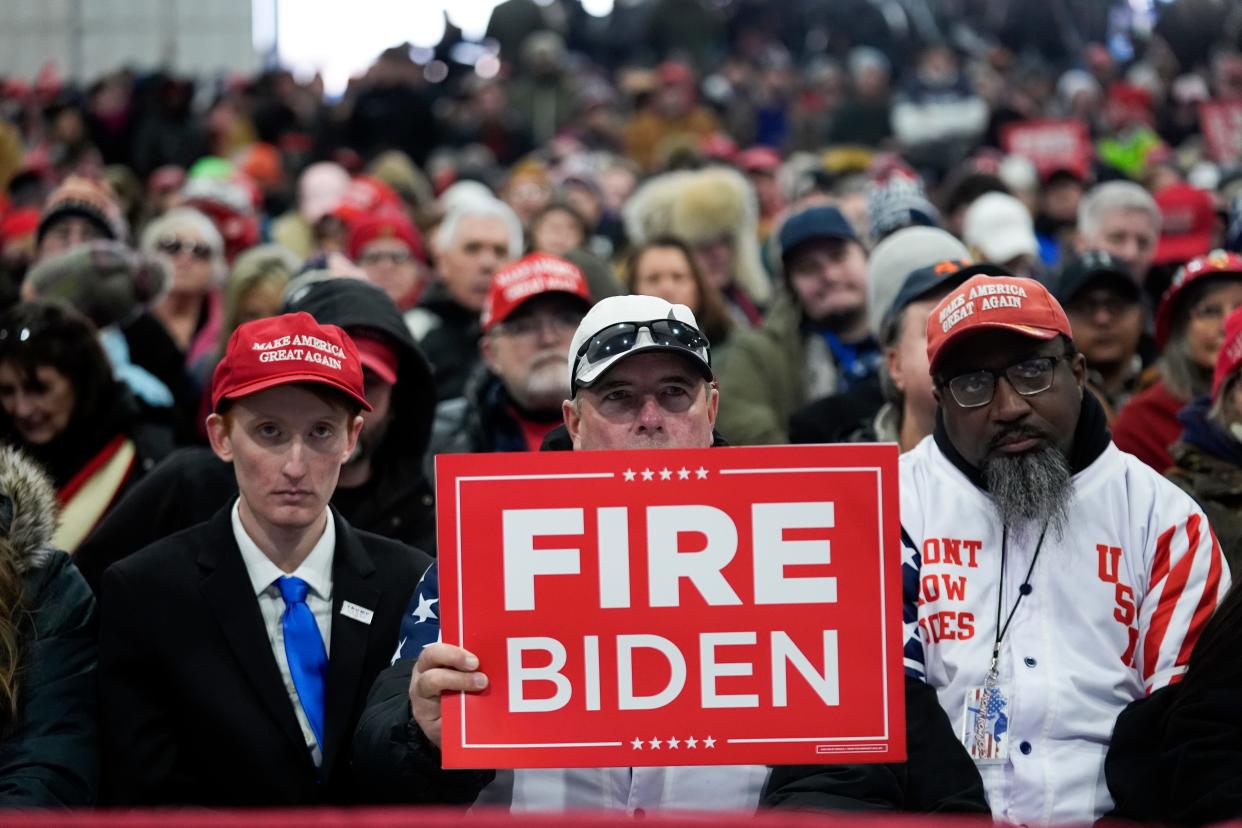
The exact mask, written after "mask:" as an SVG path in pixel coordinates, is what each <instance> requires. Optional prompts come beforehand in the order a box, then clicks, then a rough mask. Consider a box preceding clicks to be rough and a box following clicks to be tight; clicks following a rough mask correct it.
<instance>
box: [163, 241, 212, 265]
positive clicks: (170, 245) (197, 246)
mask: <svg viewBox="0 0 1242 828" xmlns="http://www.w3.org/2000/svg"><path fill="white" fill-rule="evenodd" d="M156 247H157V248H158V249H159V251H160V252H161V253H167V254H168V255H169V256H172V257H174V258H175V257H176V256H177V255H178V254H180V253H181V251H182V250H188V251H190V255H191V256H193V257H194V258H196V259H198V260H199V261H200V262H205V261H207V260H208V259H210V258H211V248H210V247H208V246H207V245H206V244H203V243H202V242H183V241H182V240H181V239H163V240H162V241H160V242H159V244H157V245H156Z"/></svg>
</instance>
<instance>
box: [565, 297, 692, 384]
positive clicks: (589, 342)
mask: <svg viewBox="0 0 1242 828" xmlns="http://www.w3.org/2000/svg"><path fill="white" fill-rule="evenodd" d="M614 327H615V328H616V331H615V332H612V333H609V334H606V335H605V336H603V337H600V336H599V335H600V334H602V333H605V332H606V330H607V329H608V328H614ZM709 349H710V345H709V344H708V342H707V337H706V336H704V335H703V333H702V332H701V331H700V330H699V323H698V321H697V320H696V319H695V318H694V311H692V310H690V308H688V307H686V306H685V305H674V304H672V303H670V302H666V301H665V300H663V299H660V298H659V297H657V296H610V297H608V298H606V299H601V300H600V301H599V302H597V303H596V304H595V306H594V307H592V308H591V309H590V310H589V311H587V314H586V316H584V317H582V322H581V323H580V324H579V325H578V330H577V331H575V332H574V338H573V341H572V343H570V346H569V379H570V387H571V389H572V390H571V392H570V393H571V394H575V393H577V390H578V389H579V388H589V387H590V386H592V385H594V384H595V382H596V381H597V380H598V379H599V378H600V377H602V376H603V375H604V374H605V373H607V371H608V369H609V368H611V367H612V366H613V365H615V364H616V363H617V361H618V360H621V359H624V358H625V357H627V356H631V355H633V354H636V353H639V352H640V351H671V352H674V353H678V354H683V355H685V356H687V357H689V358H690V362H691V363H692V364H693V365H694V367H695V368H696V369H698V371H699V373H701V374H702V375H703V378H704V379H706V380H708V381H711V379H712V361H711V352H710V350H709Z"/></svg>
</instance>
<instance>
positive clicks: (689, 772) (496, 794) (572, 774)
mask: <svg viewBox="0 0 1242 828" xmlns="http://www.w3.org/2000/svg"><path fill="white" fill-rule="evenodd" d="M768 770H769V769H768V767H767V766H766V765H704V766H673V767H641V768H523V769H519V770H504V769H501V770H497V771H496V779H495V780H494V781H493V782H492V783H491V784H489V785H488V786H487V787H486V788H484V789H483V792H482V793H481V794H479V798H478V800H476V802H475V804H476V805H498V806H501V807H505V806H507V807H508V808H509V810H510V811H511V812H513V813H523V812H540V811H545V812H559V811H573V810H581V809H584V808H589V809H603V810H609V811H624V812H626V813H628V814H637V815H642V814H645V813H647V812H655V811H675V810H691V811H739V812H746V813H754V811H755V809H756V808H757V807H758V806H759V795H760V794H761V793H762V792H763V785H764V783H765V782H766V781H767V779H768Z"/></svg>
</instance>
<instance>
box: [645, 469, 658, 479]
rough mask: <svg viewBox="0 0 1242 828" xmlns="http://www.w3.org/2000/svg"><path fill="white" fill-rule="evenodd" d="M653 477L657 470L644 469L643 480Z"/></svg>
mask: <svg viewBox="0 0 1242 828" xmlns="http://www.w3.org/2000/svg"><path fill="white" fill-rule="evenodd" d="M653 477H655V472H653V471H652V470H651V469H643V480H650V479H651V478H653Z"/></svg>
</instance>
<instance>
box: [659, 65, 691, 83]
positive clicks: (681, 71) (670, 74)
mask: <svg viewBox="0 0 1242 828" xmlns="http://www.w3.org/2000/svg"><path fill="white" fill-rule="evenodd" d="M656 79H657V80H659V81H660V83H662V84H664V85H665V86H672V85H674V84H683V83H684V84H693V83H694V72H692V71H691V70H690V67H689V66H687V65H686V64H684V63H679V62H677V61H675V60H666V61H665V62H664V63H661V64H660V65H659V66H657V67H656Z"/></svg>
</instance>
